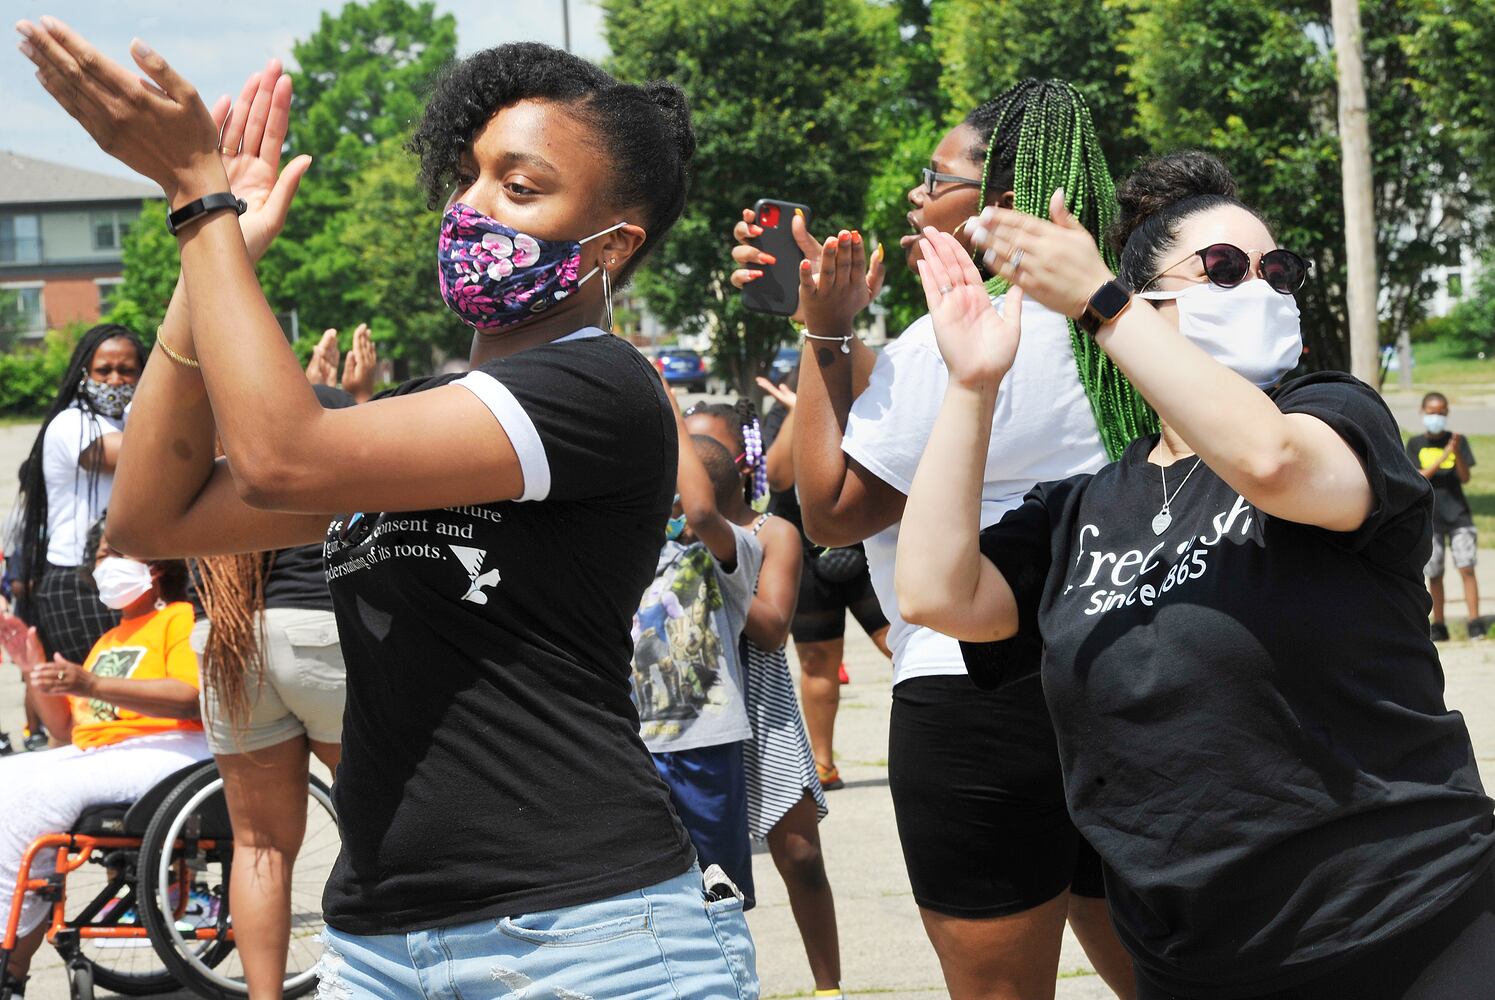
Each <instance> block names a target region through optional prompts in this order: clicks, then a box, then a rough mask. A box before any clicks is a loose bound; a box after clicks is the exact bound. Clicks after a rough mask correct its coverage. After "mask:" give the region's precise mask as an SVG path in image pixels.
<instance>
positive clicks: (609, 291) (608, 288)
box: [602, 267, 613, 333]
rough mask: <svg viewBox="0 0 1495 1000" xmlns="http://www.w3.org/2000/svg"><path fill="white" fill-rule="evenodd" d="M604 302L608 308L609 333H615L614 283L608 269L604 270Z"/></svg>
mask: <svg viewBox="0 0 1495 1000" xmlns="http://www.w3.org/2000/svg"><path fill="white" fill-rule="evenodd" d="M602 301H603V302H604V303H605V304H606V306H607V332H608V333H612V332H613V282H612V278H611V276H610V275H609V274H608V271H607V268H605V267H604V268H603V269H602Z"/></svg>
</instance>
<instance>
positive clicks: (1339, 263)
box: [1125, 0, 1489, 368]
mask: <svg viewBox="0 0 1495 1000" xmlns="http://www.w3.org/2000/svg"><path fill="white" fill-rule="evenodd" d="M1128 4H1129V8H1130V10H1131V12H1132V15H1133V18H1132V28H1131V30H1130V32H1129V36H1128V40H1127V44H1126V46H1125V51H1126V53H1127V54H1128V55H1129V57H1130V65H1129V68H1128V72H1129V76H1130V80H1131V88H1132V90H1133V92H1134V93H1135V95H1136V98H1137V105H1138V125H1139V132H1140V134H1141V136H1142V138H1144V139H1145V140H1146V141H1147V142H1148V144H1149V145H1150V146H1151V147H1152V148H1153V149H1155V150H1158V151H1164V150H1170V149H1176V148H1180V147H1197V148H1203V149H1207V150H1210V151H1212V152H1215V153H1217V154H1219V155H1220V156H1221V158H1222V159H1224V160H1225V162H1226V163H1227V164H1228V165H1229V166H1230V168H1231V170H1232V171H1233V172H1234V173H1235V175H1236V177H1237V180H1238V181H1239V182H1240V185H1241V194H1242V197H1243V199H1244V200H1245V201H1246V202H1247V203H1250V204H1254V205H1258V206H1260V207H1261V208H1262V209H1263V211H1265V212H1266V213H1267V214H1268V215H1269V216H1270V218H1271V221H1272V222H1273V223H1274V226H1275V229H1276V235H1277V239H1278V241H1279V242H1280V243H1282V244H1283V245H1285V246H1288V247H1293V248H1296V249H1298V250H1299V251H1300V252H1302V253H1304V254H1305V255H1306V256H1309V257H1311V258H1312V259H1313V262H1314V275H1313V277H1312V279H1311V280H1310V281H1309V283H1308V284H1307V285H1306V286H1305V287H1304V289H1303V291H1302V293H1300V295H1299V302H1300V303H1301V305H1302V309H1303V328H1304V336H1305V339H1306V341H1307V343H1308V346H1309V349H1310V361H1311V363H1312V364H1313V365H1315V366H1316V367H1333V368H1345V367H1348V362H1349V356H1348V345H1347V343H1346V337H1347V333H1348V329H1347V321H1346V317H1345V306H1344V273H1345V270H1344V268H1345V264H1344V216H1343V212H1344V209H1343V201H1342V199H1341V196H1340V184H1339V138H1338V134H1337V131H1336V129H1337V125H1336V121H1335V112H1334V109H1335V100H1336V97H1335V82H1334V81H1335V77H1334V73H1335V69H1334V59H1333V52H1332V50H1331V49H1330V47H1329V45H1330V39H1331V38H1332V33H1331V31H1330V28H1329V14H1328V5H1327V4H1322V3H1321V4H1306V5H1305V4H1302V3H1293V2H1283V0H1278V2H1274V3H1261V4H1239V3H1233V2H1230V0H1148V2H1142V0H1128ZM1472 6H1483V7H1485V8H1486V9H1488V7H1489V3H1488V0H1485V2H1484V3H1483V4H1473V5H1472ZM1429 10H1430V8H1429V5H1428V4H1426V3H1424V2H1423V0H1394V2H1391V0H1388V2H1374V3H1373V2H1366V3H1364V4H1363V6H1362V14H1363V17H1364V29H1365V42H1364V44H1365V58H1366V67H1365V69H1366V83H1367V91H1368V93H1369V95H1370V108H1369V111H1370V132H1371V147H1372V151H1373V154H1374V174H1375V178H1374V179H1375V187H1376V214H1377V229H1378V234H1377V236H1378V239H1377V258H1378V264H1379V267H1380V271H1381V281H1380V286H1381V290H1382V301H1381V315H1382V321H1383V322H1382V327H1383V340H1385V341H1388V342H1389V341H1391V340H1394V339H1395V338H1396V336H1397V335H1398V334H1400V333H1401V332H1402V331H1403V330H1408V329H1410V328H1411V326H1412V325H1413V324H1414V323H1416V322H1417V320H1418V319H1420V318H1421V316H1422V315H1423V308H1424V303H1425V301H1426V299H1427V297H1428V292H1429V291H1430V286H1429V284H1428V279H1427V275H1428V272H1429V268H1430V267H1432V266H1433V265H1435V264H1439V263H1453V262H1455V261H1457V259H1458V251H1459V247H1460V245H1461V244H1462V243H1463V242H1465V241H1467V240H1471V239H1476V238H1478V236H1479V232H1478V230H1477V229H1476V227H1475V222H1476V219H1477V216H1478V212H1477V211H1475V210H1474V201H1475V196H1474V186H1473V184H1472V181H1471V178H1470V176H1469V174H1468V171H1466V170H1465V169H1464V167H1463V164H1464V163H1465V162H1467V161H1468V157H1469V153H1470V150H1468V149H1467V148H1465V147H1464V146H1462V145H1461V142H1462V139H1461V137H1460V135H1459V134H1458V133H1457V132H1456V131H1455V130H1451V129H1447V128H1444V127H1442V126H1441V125H1440V124H1439V123H1438V121H1437V120H1436V119H1435V118H1434V117H1433V116H1430V115H1429V114H1428V113H1427V111H1426V109H1425V108H1423V107H1421V106H1420V104H1419V98H1418V94H1419V93H1420V92H1423V91H1427V90H1430V89H1436V88H1444V87H1446V86H1447V85H1446V83H1445V82H1444V81H1446V80H1447V79H1449V76H1450V71H1449V70H1448V68H1447V67H1446V66H1444V65H1443V60H1444V59H1447V58H1450V57H1451V53H1448V52H1437V53H1435V52H1433V51H1431V50H1430V49H1429V46H1428V38H1429V32H1432V33H1433V34H1434V35H1436V33H1437V30H1442V29H1441V28H1437V26H1435V28H1428V27H1427V21H1426V18H1427V17H1428V16H1429V14H1428V11H1429ZM1443 27H1446V25H1444V26H1443ZM1435 29H1436V30H1435ZM1466 54H1467V53H1466ZM1436 92H1438V93H1440V94H1443V95H1444V97H1445V99H1446V98H1447V95H1446V92H1445V91H1444V90H1441V89H1439V90H1437V91H1436Z"/></svg>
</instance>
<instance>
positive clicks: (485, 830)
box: [325, 330, 694, 934]
mask: <svg viewBox="0 0 1495 1000" xmlns="http://www.w3.org/2000/svg"><path fill="white" fill-rule="evenodd" d="M448 384H455V385H460V386H463V387H464V388H466V389H468V390H470V391H471V392H473V393H474V394H475V395H476V396H477V397H478V398H479V399H481V400H482V401H483V403H484V404H486V405H487V407H488V408H489V410H490V411H491V412H492V413H493V416H494V417H495V418H496V419H497V420H498V421H499V423H500V424H501V425H502V426H503V429H504V431H505V433H507V434H508V436H509V439H510V441H512V442H513V445H514V449H515V451H516V452H517V453H518V456H519V461H520V463H521V465H522V469H523V474H524V496H523V497H521V498H520V499H519V500H517V501H509V502H495V503H487V504H480V505H476V506H470V507H454V508H447V509H444V510H424V511H409V512H400V513H387V514H368V513H365V514H363V515H362V516H361V517H356V518H355V517H354V516H352V515H348V516H345V517H341V518H338V519H337V520H336V521H334V522H333V524H332V525H331V528H330V530H329V532H328V536H327V542H326V560H327V575H328V580H329V583H330V586H331V589H332V596H333V602H334V605H335V607H336V611H337V617H338V626H339V631H340V632H341V636H342V648H343V655H344V658H345V660H346V661H347V665H348V706H347V711H346V715H345V724H344V730H343V757H342V764H341V766H340V767H339V769H338V775H337V783H336V786H335V795H336V800H337V805H338V812H339V821H340V826H341V828H342V835H343V850H342V853H341V855H340V856H339V858H338V861H337V864H336V866H335V868H334V870H333V873H332V878H331V880H330V882H329V883H328V886H327V891H326V898H325V909H326V917H327V922H328V923H329V924H331V925H332V926H334V927H336V928H337V929H339V930H341V931H344V932H347V933H352V934H383V933H392V932H401V931H410V930H416V929H420V928H427V927H433V926H440V925H450V924H459V923H467V922H471V921H475V920H480V919H485V918H490V917H497V916H503V915H512V914H517V913H525V912H535V911H540V910H549V909H555V908H558V907H563V906H573V905H579V904H582V903H587V902H592V901H595V900H598V899H604V898H607V897H609V896H613V895H617V894H618V893H621V892H626V891H631V890H634V889H638V888H642V887H644V886H648V885H653V884H655V883H657V882H661V881H663V880H665V879H668V878H672V877H674V876H677V875H679V874H680V873H681V872H683V871H685V870H686V869H688V868H689V867H690V865H691V864H692V862H693V860H694V851H693V850H692V848H691V846H690V840H689V837H688V835H687V834H686V833H685V830H684V828H683V827H682V826H681V825H680V822H679V820H678V819H677V818H676V816H675V813H674V810H673V809H672V807H671V805H670V799H669V791H668V789H667V788H666V787H665V785H664V783H663V782H662V781H661V780H660V779H659V776H658V773H657V772H656V771H655V768H654V765H653V762H652V761H651V760H650V757H649V753H648V751H647V750H646V749H645V748H644V744H643V742H642V741H641V740H640V739H639V735H638V731H639V718H638V713H637V711H636V710H635V708H634V706H633V702H632V700H631V698H630V691H631V688H630V661H631V656H632V652H633V643H632V639H631V636H630V627H631V624H632V620H633V614H634V611H635V610H636V609H637V607H638V602H639V597H640V595H641V594H642V593H643V591H644V588H645V587H647V586H648V585H649V583H650V582H651V581H652V579H653V577H654V566H655V561H656V558H657V556H658V554H659V547H660V544H661V542H662V541H663V538H664V527H665V521H666V520H667V519H668V517H669V512H670V505H671V501H672V498H673V496H674V484H675V466H676V459H677V448H678V442H677V438H676V430H675V421H674V414H673V411H672V410H671V408H670V403H669V401H668V400H667V399H666V398H665V396H664V389H663V387H662V385H661V384H660V381H659V378H658V376H657V375H656V374H655V373H654V371H653V370H652V369H651V368H650V366H649V364H648V362H647V361H646V360H645V359H644V358H643V357H642V356H641V355H640V354H639V353H638V352H637V351H636V350H635V349H634V348H633V347H632V346H631V345H629V344H628V343H626V342H624V341H622V340H619V339H617V338H615V337H612V336H609V335H606V334H603V333H602V332H601V331H600V330H586V331H581V332H580V333H578V334H574V335H572V336H571V337H567V338H564V339H563V340H560V341H556V342H554V343H550V344H546V345H542V346H539V347H533V348H530V349H528V350H525V351H523V352H521V353H519V354H516V355H513V356H511V357H507V358H503V359H501V360H497V361H493V362H489V363H488V364H485V365H483V366H481V367H480V368H478V369H476V370H474V371H472V372H470V373H468V374H466V375H451V376H440V377H435V378H427V379H417V380H415V381H413V382H408V383H406V384H404V385H402V386H400V387H399V388H398V389H395V390H393V393H392V394H394V395H403V394H407V393H411V392H420V391H424V390H426V389H431V388H434V387H437V386H442V385H448ZM391 474H398V470H395V469H392V470H391Z"/></svg>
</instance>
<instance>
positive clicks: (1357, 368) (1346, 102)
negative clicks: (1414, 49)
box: [1331, 0, 1405, 385]
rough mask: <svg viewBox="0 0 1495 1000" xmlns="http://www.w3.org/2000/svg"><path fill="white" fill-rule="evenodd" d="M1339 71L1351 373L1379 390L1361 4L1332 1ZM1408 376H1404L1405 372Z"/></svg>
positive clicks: (1376, 283)
mask: <svg viewBox="0 0 1495 1000" xmlns="http://www.w3.org/2000/svg"><path fill="white" fill-rule="evenodd" d="M1331 11H1332V17H1333V20H1334V54H1335V60H1336V62H1337V63H1338V66H1339V151H1340V152H1339V156H1340V172H1341V174H1340V176H1341V181H1342V185H1343V191H1344V242H1345V264H1346V273H1347V276H1348V281H1347V282H1346V286H1347V288H1346V291H1347V293H1348V295H1347V297H1348V300H1349V302H1348V306H1349V318H1350V372H1351V374H1353V375H1354V376H1355V377H1356V378H1359V379H1361V380H1363V381H1365V382H1368V383H1370V384H1371V385H1375V384H1376V381H1377V379H1378V377H1379V374H1380V366H1379V363H1378V358H1379V356H1380V333H1379V323H1378V321H1377V312H1376V299H1377V293H1378V290H1379V284H1380V283H1379V281H1378V280H1377V271H1376V217H1375V201H1374V197H1373V191H1372V187H1371V183H1372V182H1371V164H1370V120H1369V113H1368V112H1367V110H1366V102H1365V65H1364V62H1363V60H1362V55H1361V45H1360V40H1361V29H1360V4H1359V0H1333V2H1332V4H1331ZM1404 375H1405V373H1404Z"/></svg>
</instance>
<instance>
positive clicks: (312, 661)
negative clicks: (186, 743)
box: [192, 608, 348, 754]
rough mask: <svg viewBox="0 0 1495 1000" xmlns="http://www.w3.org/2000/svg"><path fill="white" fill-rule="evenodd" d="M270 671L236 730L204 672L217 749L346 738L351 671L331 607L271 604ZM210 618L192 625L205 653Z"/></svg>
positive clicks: (267, 632) (267, 625)
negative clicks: (303, 738)
mask: <svg viewBox="0 0 1495 1000" xmlns="http://www.w3.org/2000/svg"><path fill="white" fill-rule="evenodd" d="M262 638H263V640H264V643H265V676H264V678H263V680H262V682H261V683H260V685H259V688H258V690H251V691H250V692H249V719H248V722H247V724H246V725H245V726H244V728H243V729H241V730H239V731H237V732H236V731H235V730H234V727H233V725H232V724H231V723H230V722H229V720H228V717H227V715H226V713H224V712H223V711H222V710H221V708H220V707H219V705H218V702H217V701H216V700H215V697H214V693H213V692H212V691H211V690H210V689H209V684H208V680H207V678H206V677H204V678H203V685H202V699H201V700H202V709H203V711H202V718H203V726H204V728H205V730H206V732H207V737H208V746H209V747H210V748H211V749H212V751H213V752H214V753H215V754H232V753H249V752H251V751H254V750H263V749H264V748H265V747H269V746H274V745H275V744H277V743H284V742H285V741H286V740H289V739H295V738H296V737H298V736H301V735H303V734H304V735H306V736H307V737H308V738H310V739H312V740H315V741H317V742H318V743H341V742H342V739H343V704H344V702H345V701H346V700H347V694H348V674H347V669H346V668H345V667H344V666H343V650H342V646H341V645H340V644H339V641H338V634H337V621H336V619H335V618H334V616H333V614H332V612H330V611H303V610H300V609H296V608H271V609H269V610H268V611H266V612H265V613H264V632H263V634H262ZM207 641H208V622H207V620H206V619H204V620H202V621H199V622H198V623H197V625H196V627H195V628H193V630H192V648H193V650H194V651H196V652H197V654H198V655H199V656H201V655H202V651H203V647H204V646H205V645H206V644H207Z"/></svg>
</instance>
